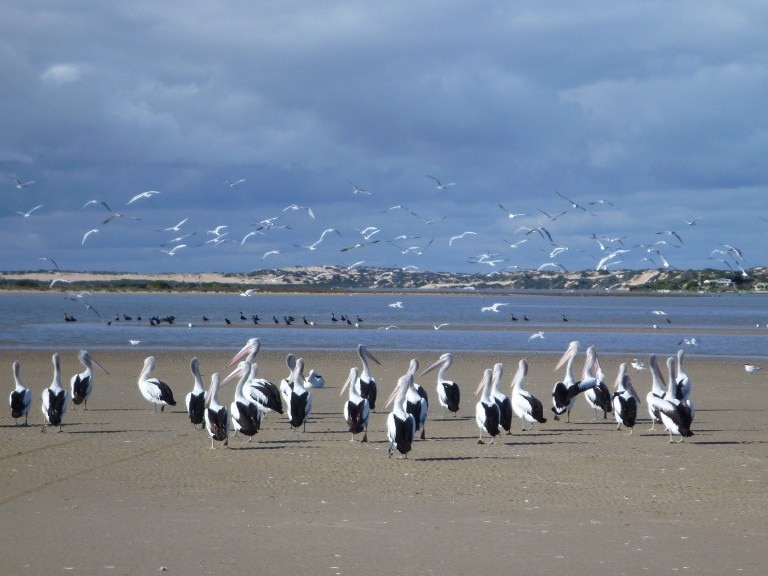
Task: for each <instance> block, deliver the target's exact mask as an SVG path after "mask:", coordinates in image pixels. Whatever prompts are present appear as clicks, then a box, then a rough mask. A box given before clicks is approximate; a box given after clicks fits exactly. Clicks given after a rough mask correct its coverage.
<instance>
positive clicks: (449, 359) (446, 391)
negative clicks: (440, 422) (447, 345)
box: [421, 352, 461, 418]
mask: <svg viewBox="0 0 768 576" xmlns="http://www.w3.org/2000/svg"><path fill="white" fill-rule="evenodd" d="M452 363H453V356H452V355H451V353H450V352H446V353H445V354H443V355H442V356H440V358H438V359H437V360H436V361H435V363H434V364H432V365H431V366H430V367H429V368H427V369H426V370H424V371H423V372H422V373H421V375H422V376H424V375H425V374H428V373H429V372H431V371H432V370H434V369H435V368H438V367H439V368H440V370H438V372H437V401H438V402H439V403H440V407H441V408H442V414H441V416H440V417H441V418H445V411H446V410H448V412H453V415H454V417H455V416H456V413H457V412H458V411H459V404H460V402H461V391H460V389H459V385H458V384H457V383H456V382H453V381H452V380H448V379H447V378H446V377H445V373H446V372H447V371H448V368H450V367H451V364H452Z"/></svg>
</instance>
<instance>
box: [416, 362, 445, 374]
mask: <svg viewBox="0 0 768 576" xmlns="http://www.w3.org/2000/svg"><path fill="white" fill-rule="evenodd" d="M444 362H445V361H444V360H443V359H442V358H440V359H438V360H437V361H436V362H435V363H434V364H432V365H431V366H429V367H428V368H425V369H424V370H423V371H422V373H421V374H420V376H424V374H429V373H430V372H432V370H434V369H435V368H437V367H438V366H442V365H443V363H444Z"/></svg>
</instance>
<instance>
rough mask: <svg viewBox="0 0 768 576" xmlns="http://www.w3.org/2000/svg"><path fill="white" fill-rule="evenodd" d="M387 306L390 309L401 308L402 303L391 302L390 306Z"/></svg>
mask: <svg viewBox="0 0 768 576" xmlns="http://www.w3.org/2000/svg"><path fill="white" fill-rule="evenodd" d="M387 306H389V307H390V308H402V307H403V303H402V302H401V301H400V300H398V301H397V302H392V303H391V304H387Z"/></svg>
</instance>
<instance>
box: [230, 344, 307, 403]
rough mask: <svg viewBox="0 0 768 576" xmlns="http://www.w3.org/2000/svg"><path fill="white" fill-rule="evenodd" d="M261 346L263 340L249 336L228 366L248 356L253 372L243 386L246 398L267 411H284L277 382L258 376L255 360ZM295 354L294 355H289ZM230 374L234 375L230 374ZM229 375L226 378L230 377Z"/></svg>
mask: <svg viewBox="0 0 768 576" xmlns="http://www.w3.org/2000/svg"><path fill="white" fill-rule="evenodd" d="M260 348H261V341H260V340H259V339H258V338H249V339H248V341H247V342H246V343H245V346H243V347H242V348H241V349H240V350H239V351H238V352H237V354H235V355H234V356H233V357H232V359H231V360H230V361H229V362H227V368H228V367H230V366H232V365H234V364H235V363H236V362H237V361H238V360H240V358H242V357H243V356H246V358H245V360H246V361H247V362H249V363H250V366H251V373H250V377H249V378H248V381H247V382H246V383H245V386H244V387H243V395H244V396H245V397H246V398H252V399H253V400H255V401H256V402H258V403H259V404H260V405H261V407H262V408H263V410H264V411H265V414H266V413H269V412H277V413H278V414H282V413H283V403H282V400H281V399H280V390H279V389H278V387H277V386H275V384H273V383H272V382H270V381H269V380H267V379H265V378H258V376H257V375H258V364H257V363H256V361H255V358H256V355H257V354H258V353H259V349H260ZM289 356H293V355H289ZM289 368H290V370H293V365H292V364H291V365H290V366H289ZM230 376H232V375H231V374H230ZM230 376H227V378H226V380H228V379H229V378H230Z"/></svg>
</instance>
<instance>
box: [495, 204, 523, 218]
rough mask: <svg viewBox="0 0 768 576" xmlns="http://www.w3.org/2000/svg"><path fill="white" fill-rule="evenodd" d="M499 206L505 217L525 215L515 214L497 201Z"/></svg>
mask: <svg viewBox="0 0 768 576" xmlns="http://www.w3.org/2000/svg"><path fill="white" fill-rule="evenodd" d="M499 208H501V209H502V210H503V211H504V212H506V214H507V218H509V219H510V220H513V219H514V218H517V217H518V216H525V214H515V213H514V212H512V210H509V209H507V208H504V205H503V204H502V203H501V202H499Z"/></svg>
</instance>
